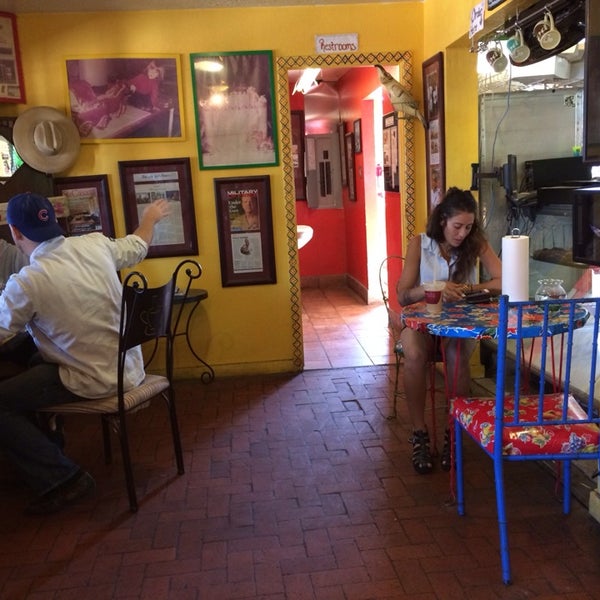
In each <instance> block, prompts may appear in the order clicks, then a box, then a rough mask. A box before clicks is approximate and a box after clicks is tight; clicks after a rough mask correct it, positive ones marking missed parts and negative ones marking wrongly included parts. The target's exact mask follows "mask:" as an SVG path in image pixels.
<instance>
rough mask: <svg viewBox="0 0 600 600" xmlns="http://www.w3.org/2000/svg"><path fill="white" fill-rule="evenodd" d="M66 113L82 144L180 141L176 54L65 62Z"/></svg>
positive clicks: (181, 129)
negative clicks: (75, 127) (74, 126)
mask: <svg viewBox="0 0 600 600" xmlns="http://www.w3.org/2000/svg"><path fill="white" fill-rule="evenodd" d="M65 66H66V73H67V93H68V100H67V108H68V113H69V116H70V117H71V119H72V120H73V122H74V123H75V125H76V126H77V129H78V130H79V135H80V137H81V141H82V142H84V143H99V142H111V141H112V142H114V141H119V142H123V141H141V140H143V141H145V142H148V141H177V140H181V139H183V128H182V122H183V120H182V115H183V104H182V102H183V93H182V87H181V65H180V57H179V55H164V54H147V55H128V56H104V57H90V58H76V57H74V58H67V60H66V63H65Z"/></svg>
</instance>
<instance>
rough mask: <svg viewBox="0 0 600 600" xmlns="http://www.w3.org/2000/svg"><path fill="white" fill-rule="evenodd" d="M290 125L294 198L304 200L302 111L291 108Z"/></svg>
mask: <svg viewBox="0 0 600 600" xmlns="http://www.w3.org/2000/svg"><path fill="white" fill-rule="evenodd" d="M291 125H292V163H293V165H294V187H295V189H296V200H306V177H305V176H304V112H303V111H301V110H293V111H292V113H291Z"/></svg>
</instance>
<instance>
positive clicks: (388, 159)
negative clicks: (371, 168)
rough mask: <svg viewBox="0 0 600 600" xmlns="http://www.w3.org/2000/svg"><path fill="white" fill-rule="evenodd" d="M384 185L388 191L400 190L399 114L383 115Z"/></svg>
mask: <svg viewBox="0 0 600 600" xmlns="http://www.w3.org/2000/svg"><path fill="white" fill-rule="evenodd" d="M383 186H384V189H385V191H386V192H399V191H400V161H399V157H398V114H397V113H395V112H392V113H388V114H386V115H383Z"/></svg>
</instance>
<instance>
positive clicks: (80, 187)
mask: <svg viewBox="0 0 600 600" xmlns="http://www.w3.org/2000/svg"><path fill="white" fill-rule="evenodd" d="M54 193H55V194H56V195H57V196H63V197H64V198H65V199H66V202H65V207H64V212H63V215H64V224H63V226H64V227H65V230H66V233H67V235H70V236H72V235H84V234H86V233H93V232H96V231H99V232H102V233H103V234H104V235H106V236H108V237H114V236H115V227H114V224H113V216H112V211H111V206H110V194H109V191H108V177H107V176H106V175H90V176H82V177H55V178H54Z"/></svg>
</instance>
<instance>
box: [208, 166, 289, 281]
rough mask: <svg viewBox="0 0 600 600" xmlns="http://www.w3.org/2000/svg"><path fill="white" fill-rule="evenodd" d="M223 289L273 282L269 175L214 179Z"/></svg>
mask: <svg viewBox="0 0 600 600" xmlns="http://www.w3.org/2000/svg"><path fill="white" fill-rule="evenodd" d="M214 185H215V202H216V207H217V228H218V234H219V252H220V256H221V283H222V285H223V287H231V286H238V285H259V284H265V283H276V281H277V279H276V274H275V251H274V245H273V216H272V213H271V182H270V178H269V176H268V175H259V176H255V177H230V178H225V177H220V178H217V179H215V181H214Z"/></svg>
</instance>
